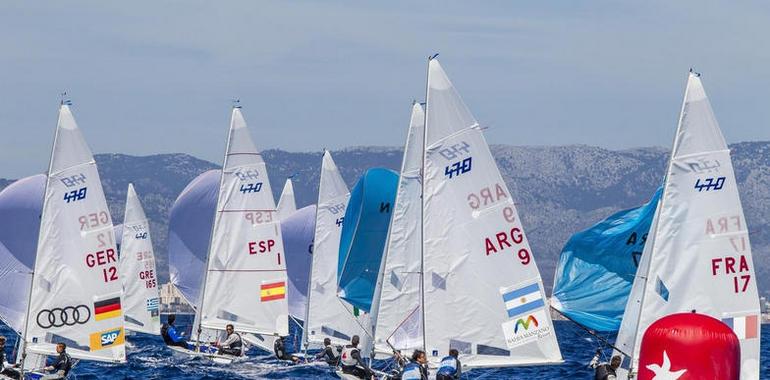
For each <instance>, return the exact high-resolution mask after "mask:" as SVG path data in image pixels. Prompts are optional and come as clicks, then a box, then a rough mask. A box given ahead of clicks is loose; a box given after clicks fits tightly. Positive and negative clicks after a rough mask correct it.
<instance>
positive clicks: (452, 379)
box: [436, 348, 462, 380]
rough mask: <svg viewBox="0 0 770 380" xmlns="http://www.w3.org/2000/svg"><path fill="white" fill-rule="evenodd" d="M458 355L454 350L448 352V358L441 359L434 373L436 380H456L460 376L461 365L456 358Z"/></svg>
mask: <svg viewBox="0 0 770 380" xmlns="http://www.w3.org/2000/svg"><path fill="white" fill-rule="evenodd" d="M459 355H460V353H459V352H458V351H457V350H455V349H454V348H452V349H450V350H449V356H445V357H444V358H443V359H441V364H439V366H438V371H436V380H457V379H459V378H460V376H462V364H461V363H460V360H459V359H457V357H458V356H459Z"/></svg>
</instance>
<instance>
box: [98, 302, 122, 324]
mask: <svg viewBox="0 0 770 380" xmlns="http://www.w3.org/2000/svg"><path fill="white" fill-rule="evenodd" d="M121 315H123V312H122V309H121V307H120V297H113V298H108V299H105V300H101V301H96V302H94V318H95V319H96V320H97V321H103V320H105V319H110V318H117V317H120V316H121Z"/></svg>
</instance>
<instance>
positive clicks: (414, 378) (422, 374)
mask: <svg viewBox="0 0 770 380" xmlns="http://www.w3.org/2000/svg"><path fill="white" fill-rule="evenodd" d="M427 364H428V358H427V357H426V356H425V351H423V350H414V353H412V361H410V362H409V364H407V365H406V366H405V367H404V372H403V373H401V380H428V365H427Z"/></svg>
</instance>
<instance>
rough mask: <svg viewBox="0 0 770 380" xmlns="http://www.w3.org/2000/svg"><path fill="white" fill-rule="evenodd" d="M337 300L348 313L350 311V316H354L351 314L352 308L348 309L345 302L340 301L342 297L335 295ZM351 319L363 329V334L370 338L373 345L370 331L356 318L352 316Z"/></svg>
mask: <svg viewBox="0 0 770 380" xmlns="http://www.w3.org/2000/svg"><path fill="white" fill-rule="evenodd" d="M337 301H339V302H340V305H342V307H344V308H345V310H347V311H348V313H350V315H352V316H354V317H355V315H354V314H353V311H352V310H350V309H348V307H347V305H345V302H342V299H341V298H340V297H337ZM353 320H354V321H356V324H357V325H358V327H360V328H361V330H363V331H364V334H366V336H368V337H369V339H371V340H372V345H374V337H373V336H372V334H370V333H369V331H368V330H367V329H366V327H364V326H363V325H362V324H361V322H359V321H358V318H353Z"/></svg>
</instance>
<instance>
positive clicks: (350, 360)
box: [340, 345, 374, 379]
mask: <svg viewBox="0 0 770 380" xmlns="http://www.w3.org/2000/svg"><path fill="white" fill-rule="evenodd" d="M340 361H342V372H343V373H346V374H348V375H353V376H355V377H358V378H359V379H369V378H371V377H372V376H373V375H374V372H373V371H372V370H371V369H370V368H369V366H367V365H366V363H364V361H363V359H361V351H360V350H359V349H358V348H356V347H353V346H352V345H347V346H345V348H343V349H342V355H341V356H340Z"/></svg>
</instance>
